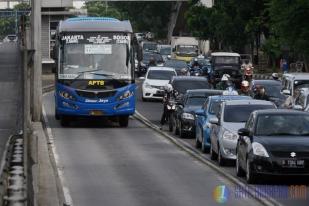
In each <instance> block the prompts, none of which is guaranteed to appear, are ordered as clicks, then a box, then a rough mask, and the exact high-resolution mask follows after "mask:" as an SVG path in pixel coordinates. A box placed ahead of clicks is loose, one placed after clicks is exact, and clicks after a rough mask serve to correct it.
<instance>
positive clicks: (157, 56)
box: [143, 53, 163, 62]
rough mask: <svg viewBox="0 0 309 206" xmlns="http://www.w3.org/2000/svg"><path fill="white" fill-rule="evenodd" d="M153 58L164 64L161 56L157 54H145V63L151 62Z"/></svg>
mask: <svg viewBox="0 0 309 206" xmlns="http://www.w3.org/2000/svg"><path fill="white" fill-rule="evenodd" d="M151 58H154V59H155V60H156V62H163V58H162V56H161V55H160V54H156V53H144V55H143V61H149V60H150V59H151Z"/></svg>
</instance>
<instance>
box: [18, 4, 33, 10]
mask: <svg viewBox="0 0 309 206" xmlns="http://www.w3.org/2000/svg"><path fill="white" fill-rule="evenodd" d="M30 8H31V7H30V5H29V4H28V3H19V4H16V5H15V6H14V10H26V9H30Z"/></svg>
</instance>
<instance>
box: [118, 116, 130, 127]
mask: <svg viewBox="0 0 309 206" xmlns="http://www.w3.org/2000/svg"><path fill="white" fill-rule="evenodd" d="M118 121H119V125H120V127H127V126H128V124H129V116H120V117H119V120H118Z"/></svg>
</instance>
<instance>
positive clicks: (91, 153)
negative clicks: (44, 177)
mask: <svg viewBox="0 0 309 206" xmlns="http://www.w3.org/2000/svg"><path fill="white" fill-rule="evenodd" d="M43 102H44V107H45V110H46V115H47V118H48V122H49V123H48V125H47V126H48V127H50V128H51V132H52V135H53V138H54V144H55V147H56V150H57V154H56V156H57V158H58V160H59V165H57V167H58V168H60V169H61V171H62V172H63V175H64V179H65V182H66V186H67V188H68V190H69V192H70V196H71V197H72V201H73V204H74V205H87V206H88V205H107V206H108V205H110V206H117V205H126V206H130V205H132V206H139V205H140V206H145V205H148V206H152V205H153V206H158V205H160V206H164V205H167V206H173V205H175V206H176V205H177V206H182V205H183V206H188V205H194V206H195V205H209V206H210V205H221V203H220V201H221V202H225V205H239V206H242V205H243V206H250V205H259V203H258V202H256V201H255V200H254V199H247V198H239V197H237V196H236V195H235V194H236V192H237V188H236V186H235V185H234V184H232V183H231V182H230V181H229V180H227V179H225V178H224V177H222V176H221V175H219V174H217V173H216V172H215V171H214V170H213V169H211V168H209V167H208V166H206V165H204V164H202V163H200V162H199V161H197V160H195V159H194V158H193V157H192V156H190V155H188V154H187V153H186V152H184V151H183V150H181V149H180V148H178V147H177V146H175V145H174V144H173V143H171V142H170V141H168V140H167V139H166V138H165V137H163V136H161V135H160V134H158V133H156V132H155V131H153V130H152V129H150V128H148V127H147V126H145V125H144V124H142V123H140V122H139V121H137V120H135V119H130V122H129V127H128V128H119V127H118V126H116V125H115V124H113V123H112V122H103V121H99V120H92V121H91V120H79V121H76V122H74V123H73V124H72V125H71V127H68V128H62V127H61V126H60V123H59V121H56V120H55V118H54V98H53V93H52V92H51V93H48V94H47V95H45V96H44V98H43ZM219 186H225V190H224V193H220V188H221V189H222V188H224V187H219ZM218 195H219V196H218ZM221 197H223V198H221ZM224 197H226V198H224Z"/></svg>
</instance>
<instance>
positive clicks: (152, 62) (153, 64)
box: [148, 57, 157, 67]
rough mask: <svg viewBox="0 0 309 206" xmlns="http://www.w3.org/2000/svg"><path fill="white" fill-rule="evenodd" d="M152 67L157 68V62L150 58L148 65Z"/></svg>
mask: <svg viewBox="0 0 309 206" xmlns="http://www.w3.org/2000/svg"><path fill="white" fill-rule="evenodd" d="M148 65H149V66H150V67H151V66H157V62H156V60H155V58H154V57H150V60H149V64H148Z"/></svg>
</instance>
